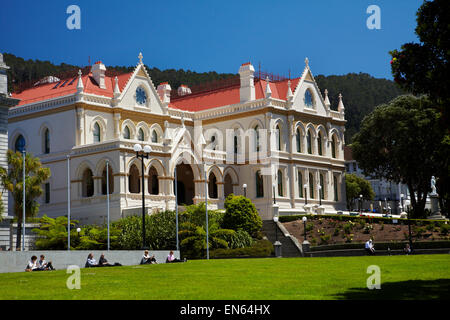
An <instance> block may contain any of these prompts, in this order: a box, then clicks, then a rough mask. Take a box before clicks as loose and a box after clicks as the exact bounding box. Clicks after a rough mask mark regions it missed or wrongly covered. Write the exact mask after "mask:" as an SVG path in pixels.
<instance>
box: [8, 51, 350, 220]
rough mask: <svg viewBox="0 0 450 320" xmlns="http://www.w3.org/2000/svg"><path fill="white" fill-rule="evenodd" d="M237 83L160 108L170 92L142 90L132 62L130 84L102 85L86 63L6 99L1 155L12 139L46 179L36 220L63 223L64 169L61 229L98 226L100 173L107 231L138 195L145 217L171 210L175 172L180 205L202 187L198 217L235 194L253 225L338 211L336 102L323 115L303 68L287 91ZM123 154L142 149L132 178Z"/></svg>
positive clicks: (244, 80)
mask: <svg viewBox="0 0 450 320" xmlns="http://www.w3.org/2000/svg"><path fill="white" fill-rule="evenodd" d="M239 74H240V81H239V83H238V84H237V85H231V86H228V87H223V88H216V89H211V90H209V91H203V92H195V91H193V92H190V90H187V89H186V90H185V89H183V90H178V92H179V93H180V92H181V93H182V94H179V95H178V96H172V95H171V90H172V88H171V87H170V84H168V83H161V84H159V85H158V87H156V86H155V85H154V84H153V82H152V79H151V78H150V76H149V75H148V73H147V71H146V69H145V67H144V64H143V62H142V55H140V56H139V63H138V64H137V66H136V68H135V70H134V71H133V72H132V73H130V74H125V75H120V76H117V77H108V76H106V68H105V66H104V65H103V63H101V62H98V63H96V64H94V66H93V67H92V69H91V72H90V73H89V74H88V75H82V74H81V72H80V74H79V75H78V76H75V77H74V78H73V79H68V80H67V81H66V80H64V79H63V80H61V81H59V82H58V83H51V84H45V85H40V86H37V87H36V88H31V89H29V90H25V91H24V92H22V93H19V94H17V95H15V98H17V99H21V103H20V104H19V105H18V106H16V107H13V108H10V110H9V124H8V126H9V130H8V133H9V148H10V149H13V150H14V149H16V148H17V147H18V145H20V143H18V141H19V140H22V139H23V140H24V141H25V148H26V150H27V152H31V153H32V154H33V155H35V156H37V157H39V158H40V159H41V161H42V164H43V165H44V166H46V167H49V168H50V169H51V173H52V176H51V178H50V180H49V181H48V184H47V185H46V186H43V189H44V190H45V192H44V195H43V196H42V199H40V202H41V206H40V215H43V214H47V215H48V216H52V217H55V216H60V215H66V214H67V199H68V197H67V191H68V190H67V184H68V170H67V168H68V163H69V170H70V187H71V189H70V198H71V204H70V207H71V216H72V218H73V219H77V220H79V221H80V222H81V223H103V222H105V221H106V207H107V206H106V200H107V196H106V169H105V168H106V162H107V161H108V163H109V166H110V172H109V176H110V214H111V219H112V220H116V219H119V218H120V217H123V216H126V215H128V214H134V213H136V214H138V213H140V210H141V208H142V195H141V192H142V187H144V191H145V203H146V208H147V210H148V213H149V214H150V213H151V212H154V211H155V210H166V209H170V210H173V209H174V208H175V201H176V200H175V199H176V197H175V193H176V192H175V189H174V179H175V168H177V170H176V172H177V173H176V175H177V185H178V189H177V190H178V192H177V194H178V202H179V204H180V205H183V204H190V203H199V202H204V201H205V192H206V188H205V184H207V185H208V189H207V190H208V191H207V192H208V207H209V208H212V209H215V208H219V209H220V208H223V205H224V200H225V197H226V196H227V195H228V194H229V193H234V194H238V195H241V194H244V193H245V194H246V196H247V197H248V198H250V199H251V200H252V201H253V202H254V204H255V206H256V208H257V209H258V211H259V213H260V215H261V217H262V218H263V219H271V218H272V215H273V207H274V201H275V203H276V205H277V206H279V212H280V214H296V213H303V212H305V210H306V211H313V212H317V213H323V212H326V213H336V211H338V210H344V209H345V181H344V172H345V165H344V152H343V148H344V125H345V117H344V105H343V103H342V98H340V102H339V106H338V110H337V111H334V110H332V109H331V106H330V103H329V100H328V96H327V94H326V91H325V95H324V96H323V95H322V93H321V91H320V90H319V88H318V86H317V84H316V82H315V80H314V77H313V75H312V73H311V70H310V68H309V64H308V61H307V60H306V65H305V67H304V70H303V73H302V76H301V77H300V78H297V79H292V80H287V79H286V80H280V81H272V80H270V79H266V80H264V79H260V78H257V77H256V75H255V70H254V68H253V66H252V65H251V64H250V63H246V64H243V65H242V66H241V67H240V68H239ZM135 144H140V145H142V146H145V145H147V146H150V147H151V152H150V154H149V157H148V159H145V160H144V172H141V171H142V169H141V160H140V159H138V158H137V157H136V152H135V151H134V150H133V147H134V145H135ZM142 174H143V175H144V178H145V186H142V185H141V184H142V183H141V178H142ZM205 177H206V178H205ZM244 184H245V185H247V188H246V189H245V190H244V188H243V185H244ZM305 186H306V189H305ZM319 186H320V187H319ZM319 189H320V190H319ZM305 202H307V205H306V206H305ZM319 205H320V206H319ZM12 210H13V208H12V202H11V201H10V204H9V212H10V215H12Z"/></svg>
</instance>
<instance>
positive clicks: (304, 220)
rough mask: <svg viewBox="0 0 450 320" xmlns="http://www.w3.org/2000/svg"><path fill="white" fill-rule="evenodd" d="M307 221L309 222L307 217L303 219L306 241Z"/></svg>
mask: <svg viewBox="0 0 450 320" xmlns="http://www.w3.org/2000/svg"><path fill="white" fill-rule="evenodd" d="M306 220H308V218H306V217H303V218H302V221H303V231H304V233H305V239H304V241H306Z"/></svg>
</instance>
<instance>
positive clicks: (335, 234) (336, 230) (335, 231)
mask: <svg viewBox="0 0 450 320" xmlns="http://www.w3.org/2000/svg"><path fill="white" fill-rule="evenodd" d="M338 235H339V229H337V228H336V229H334V232H333V236H338Z"/></svg>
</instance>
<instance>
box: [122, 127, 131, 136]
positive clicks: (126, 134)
mask: <svg viewBox="0 0 450 320" xmlns="http://www.w3.org/2000/svg"><path fill="white" fill-rule="evenodd" d="M130 137H131V134H130V128H128V126H125V128H124V129H123V138H124V139H130Z"/></svg>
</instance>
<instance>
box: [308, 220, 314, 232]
mask: <svg viewBox="0 0 450 320" xmlns="http://www.w3.org/2000/svg"><path fill="white" fill-rule="evenodd" d="M312 229H314V223H312V222H310V223H307V224H306V232H309V231H311V230H312Z"/></svg>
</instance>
